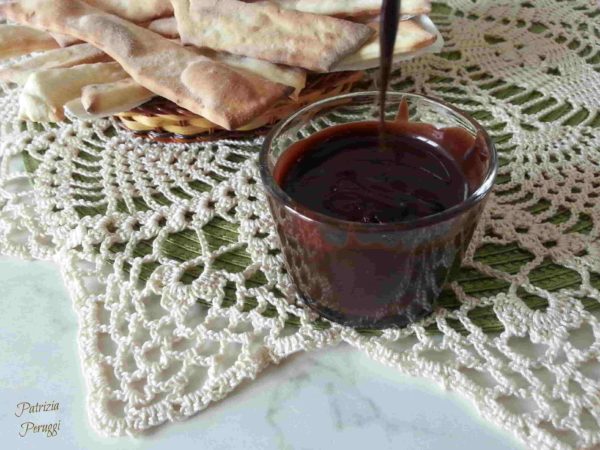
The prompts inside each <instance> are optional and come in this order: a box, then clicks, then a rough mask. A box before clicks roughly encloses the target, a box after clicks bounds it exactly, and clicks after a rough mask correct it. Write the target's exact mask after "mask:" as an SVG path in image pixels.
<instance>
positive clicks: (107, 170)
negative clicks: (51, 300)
mask: <svg viewBox="0 0 600 450" xmlns="http://www.w3.org/2000/svg"><path fill="white" fill-rule="evenodd" d="M432 18H433V20H434V21H435V22H436V24H437V25H438V26H439V28H440V30H441V32H442V34H443V35H444V37H445V39H446V46H445V48H444V49H443V52H442V53H441V54H438V55H428V56H425V57H422V58H419V59H418V60H415V61H411V62H407V63H404V64H403V65H402V71H401V72H402V73H401V74H400V73H399V72H396V73H395V77H394V79H393V83H392V88H393V89H394V90H405V91H409V92H419V93H424V94H427V95H431V96H434V97H439V98H441V99H443V100H446V101H448V102H450V103H452V104H455V105H457V106H459V107H460V108H462V109H464V110H465V111H467V112H469V113H470V114H472V115H473V116H474V117H475V118H476V119H478V120H479V121H480V122H482V123H483V124H484V125H485V126H486V127H487V129H488V130H489V131H490V133H491V135H492V136H493V138H494V141H495V143H496V146H497V148H498V151H499V154H500V162H501V168H500V172H499V177H498V184H497V186H496V188H495V190H494V193H493V194H492V196H491V199H490V201H489V203H488V207H487V209H486V212H485V214H484V218H483V222H482V224H481V226H480V227H479V229H478V231H477V232H476V234H475V237H474V241H473V244H472V245H471V247H470V250H469V252H468V254H467V256H466V259H465V261H464V264H463V267H462V270H461V271H460V272H459V273H458V274H457V275H456V277H455V278H454V279H453V280H452V282H451V283H450V284H449V285H448V287H447V288H446V289H445V290H444V292H443V294H442V296H441V298H440V301H439V307H438V309H437V310H436V313H435V314H434V315H433V316H432V317H430V318H428V319H426V320H425V321H424V322H421V323H419V324H416V325H414V326H411V327H409V328H407V329H403V330H397V329H390V330H384V331H381V332H376V331H373V330H352V329H349V328H344V327H341V326H339V325H336V324H331V323H329V322H327V321H325V320H322V319H319V318H317V317H315V315H314V314H313V313H312V312H310V311H308V310H307V309H306V308H304V307H303V306H302V305H301V304H299V303H298V300H297V297H296V292H295V290H294V288H293V285H292V284H291V281H290V279H289V277H288V275H287V273H286V271H285V268H284V266H283V260H282V255H281V252H280V250H279V243H278V240H277V237H276V234H275V230H274V226H273V223H272V221H271V217H270V214H269V212H268V209H267V206H266V201H265V197H264V194H263V192H262V188H261V186H260V180H259V177H258V170H257V153H258V150H259V148H260V144H261V138H257V139H249V140H242V141H228V140H223V141H218V142H214V143H205V144H189V145H182V144H159V143H154V142H151V141H147V140H140V139H137V138H134V137H132V136H131V135H130V134H128V133H126V132H124V131H121V130H120V128H118V126H117V123H116V122H115V121H112V120H102V121H94V122H87V121H81V120H75V119H72V120H71V121H70V122H66V123H60V124H45V125H39V124H32V123H25V122H21V121H18V120H17V119H16V113H17V109H18V108H17V107H18V94H19V91H18V89H16V88H14V87H10V86H6V85H1V86H0V91H1V94H0V122H1V128H0V132H1V143H0V145H1V146H0V157H1V166H0V252H1V253H4V254H9V255H16V256H20V257H25V258H38V259H49V260H53V261H55V262H56V263H58V264H59V265H60V267H61V268H62V273H63V276H64V279H65V280H66V283H67V287H68V290H69V292H70V294H71V296H72V298H73V302H74V306H75V310H76V311H77V314H78V319H79V324H80V331H79V346H80V355H81V358H82V361H83V370H84V373H85V377H86V379H87V382H88V389H89V392H88V399H87V401H88V407H89V415H90V419H91V422H92V424H93V426H94V427H95V428H96V429H97V430H98V431H99V432H101V433H103V434H106V435H120V434H124V433H130V434H135V433H139V432H141V431H142V430H145V429H148V428H151V427H153V426H156V425H159V424H161V423H164V422H166V421H173V420H177V419H181V418H185V417H189V416H191V415H193V414H195V413H197V412H198V411H200V410H202V409H204V408H206V407H207V406H209V405H210V404H211V402H213V401H217V400H219V399H222V398H224V397H225V396H227V394H228V393H229V392H231V391H232V390H233V389H235V388H236V387H237V386H238V385H239V384H240V383H241V382H242V381H243V380H245V379H251V378H254V377H255V376H257V375H258V374H259V372H261V371H262V370H263V369H264V368H265V367H266V366H267V365H269V364H271V363H277V362H278V361H279V360H281V359H282V358H285V357H286V356H288V355H290V354H292V353H295V352H299V351H302V350H304V351H309V350H313V349H317V348H322V347H327V346H332V345H336V344H338V343H341V342H346V343H348V344H349V345H351V346H353V347H355V348H357V349H360V350H362V351H364V352H366V353H367V354H368V355H370V356H371V357H372V358H373V359H375V360H377V361H381V362H382V363H384V364H387V365H390V366H393V367H396V368H397V369H398V370H399V371H400V372H402V373H407V374H411V375H415V376H424V377H428V378H430V379H432V380H435V381H436V382H438V383H440V384H442V385H444V386H446V387H449V388H451V389H452V390H455V391H457V392H459V393H461V394H463V395H465V396H467V397H468V398H470V399H471V400H472V401H473V402H474V404H475V405H476V406H477V407H478V409H479V410H480V411H481V413H482V415H483V416H484V417H486V418H487V419H489V420H490V421H493V422H494V423H496V424H499V425H500V426H502V427H504V428H506V429H508V430H511V431H512V432H514V433H515V434H516V435H517V436H518V437H519V438H520V439H521V440H522V441H524V442H525V443H527V445H529V446H530V447H531V448H535V449H563V448H564V449H568V448H591V447H593V446H600V403H599V400H598V399H599V398H600V381H599V380H600V325H599V323H598V319H597V312H596V311H597V310H599V309H600V303H599V302H600V290H599V289H600V244H599V234H600V206H599V196H600V113H599V111H598V110H599V105H600V10H599V8H598V5H597V4H596V2H595V1H592V0H571V1H568V2H567V1H558V0H536V1H531V0H530V1H491V0H480V1H471V0H448V1H447V2H445V3H444V4H435V5H434V11H433V13H432ZM200 420H201V419H200Z"/></svg>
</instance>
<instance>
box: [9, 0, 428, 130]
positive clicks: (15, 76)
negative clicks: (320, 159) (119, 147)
mask: <svg viewBox="0 0 600 450" xmlns="http://www.w3.org/2000/svg"><path fill="white" fill-rule="evenodd" d="M380 5H381V0H341V1H337V0H336V1H333V0H324V1H322V2H321V1H313V0H294V1H288V0H277V1H273V2H270V3H268V4H267V3H266V2H241V1H238V0H148V1H144V2H131V1H128V0H85V1H84V0H19V1H15V0H13V1H10V0H9V1H8V2H4V3H0V16H4V17H6V18H7V19H8V20H9V21H10V22H11V23H17V24H8V25H6V24H5V25H0V58H9V57H12V56H16V55H23V54H27V53H31V52H38V53H35V54H34V55H33V56H32V57H30V58H29V59H25V60H23V59H20V60H16V61H10V62H8V63H4V64H3V65H1V66H0V80H1V81H5V82H14V83H18V84H21V85H23V86H24V89H23V91H22V94H21V110H20V113H21V117H22V118H24V119H26V120H32V121H41V122H44V121H57V120H62V119H63V118H64V115H65V110H68V111H69V112H70V113H71V114H74V115H75V116H79V117H82V118H100V117H106V116H110V115H117V116H119V117H120V118H121V119H122V121H123V122H124V123H125V125H126V126H127V127H128V128H130V129H132V130H136V131H150V130H155V131H158V132H164V131H168V132H171V133H181V134H183V135H190V134H193V133H200V134H209V133H215V132H216V131H218V130H237V131H245V130H254V129H257V128H261V127H264V126H265V125H269V124H271V123H274V122H275V121H277V120H279V119H281V118H283V117H285V115H287V114H290V113H292V112H293V111H295V110H296V109H298V108H300V107H302V106H303V105H305V104H306V103H307V102H311V101H316V100H319V99H321V98H325V97H327V96H330V95H335V94H336V93H341V92H346V91H348V90H349V89H350V88H351V86H352V84H354V83H356V82H357V81H359V80H360V79H361V78H362V76H363V73H362V72H359V71H357V69H359V68H363V67H365V64H373V65H376V64H377V62H376V61H377V58H378V57H379V46H378V44H377V42H378V41H377V36H378V30H377V26H376V23H375V22H374V21H373V20H372V18H371V19H369V20H365V17H366V16H367V15H368V14H372V13H374V12H376V11H377V10H378V8H379V7H380ZM429 7H430V4H429V0H407V1H405V2H403V9H402V14H419V13H426V12H428V11H429ZM435 40H436V36H435V35H433V34H432V33H431V32H429V31H427V30H426V29H425V28H423V26H422V25H421V24H420V22H419V21H418V20H404V21H402V22H401V25H400V27H399V31H398V40H397V42H396V47H395V53H397V54H405V53H410V52H412V51H415V50H417V49H419V48H424V47H427V46H429V45H431V44H432V43H433V42H434V41H435ZM59 46H60V47H59ZM39 52H41V53H39ZM109 67H110V68H111V69H110V70H108V71H106V69H102V68H109ZM105 71H106V73H104V72H105ZM109 72H110V75H107V73H109ZM336 73H337V74H336ZM307 80H308V81H307ZM63 84H69V86H63ZM148 102H149V103H148ZM145 104H147V105H145ZM153 127H154V128H153Z"/></svg>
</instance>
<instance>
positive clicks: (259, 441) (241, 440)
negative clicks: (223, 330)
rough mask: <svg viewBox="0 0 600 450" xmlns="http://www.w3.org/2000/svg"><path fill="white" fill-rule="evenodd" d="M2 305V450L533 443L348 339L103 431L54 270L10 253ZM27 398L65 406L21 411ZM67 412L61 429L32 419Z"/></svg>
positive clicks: (1, 270) (54, 418) (0, 283)
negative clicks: (128, 429)
mask: <svg viewBox="0 0 600 450" xmlns="http://www.w3.org/2000/svg"><path fill="white" fill-rule="evenodd" d="M0 304H1V307H2V314H1V315H0V343H1V344H0V436H1V437H2V442H1V443H0V447H1V448H3V449H11V450H12V449H15V450H21V449H60V450H71V449H107V450H108V449H119V450H121V449H124V448H128V449H138V448H143V449H173V448H177V449H179V450H181V449H187V448H190V449H191V448H194V449H196V448H202V449H203V450H209V449H238V448H239V449H245V450H254V449H257V450H258V449H259V450H269V449H286V450H287V449H321V448H327V449H338V448H339V449H366V448H373V449H375V448H376V449H392V448H393V449H444V450H451V449H460V450H470V449H486V450H500V449H522V448H523V447H522V446H521V445H520V444H519V443H518V442H517V441H516V440H515V439H514V438H513V437H512V436H511V435H510V434H509V433H506V432H504V431H501V430H499V429H497V428H495V427H493V426H492V425H490V424H488V423H486V422H485V421H483V420H482V419H481V418H479V417H478V414H477V411H476V410H475V409H474V408H473V407H472V406H471V405H470V403H469V402H468V401H467V400H464V399H462V398H460V397H459V396H457V395H455V394H451V393H447V392H445V391H443V390H441V389H440V388H438V387H437V386H434V385H432V384H431V383H430V382H429V381H426V380H421V379H416V378H411V377H406V376H402V375H400V374H399V373H398V372H396V371H395V370H392V369H389V368H386V367H384V366H382V365H380V364H379V363H376V362H374V361H371V360H370V359H368V358H367V357H366V356H363V355H362V354H361V353H359V352H357V351H354V350H353V349H351V348H349V347H347V346H340V347H338V348H336V349H329V350H326V351H321V352H316V353H312V354H299V355H297V356H294V357H292V358H289V359H288V360H287V361H284V362H283V363H282V364H280V365H279V366H277V367H272V368H270V369H267V370H266V371H265V372H264V373H263V374H262V375H261V376H259V378H258V380H256V381H254V382H253V383H248V384H246V385H244V386H243V387H241V388H240V389H238V390H237V391H236V392H235V393H234V394H232V395H231V396H230V397H228V398H227V399H225V400H224V401H222V402H220V403H218V404H215V405H213V406H211V407H210V408H208V409H207V410H206V411H204V412H202V413H200V414H199V415H197V416H195V417H193V418H191V419H190V420H187V421H185V422H181V423H177V424H169V425H166V426H163V427H160V428H159V429H157V430H155V431H153V432H151V433H149V434H148V435H145V436H143V437H141V438H135V439H134V438H130V437H125V438H103V437H100V436H99V435H97V434H96V433H95V432H94V431H93V429H92V428H91V427H90V425H89V423H88V420H87V413H86V407H85V389H86V388H85V383H84V380H83V377H82V373H81V369H80V365H79V355H78V350H77V343H76V333H77V321H76V316H75V313H74V312H73V310H72V307H71V302H70V299H69V298H68V295H67V292H66V291H65V288H64V286H63V284H62V279H61V276H60V273H59V271H58V269H57V268H56V266H54V265H52V264H50V263H46V262H25V261H19V260H16V259H12V258H0ZM20 402H30V403H31V404H35V403H40V404H43V403H44V402H48V403H50V402H56V403H58V410H55V411H46V412H40V413H37V414H29V415H27V414H24V415H22V416H21V417H16V415H15V414H16V413H17V412H18V404H19V403H20ZM48 409H51V408H50V407H49V408H48ZM54 409H56V408H54ZM59 420H60V429H59V430H58V431H57V433H56V436H54V437H47V436H46V435H45V434H44V433H40V432H38V433H33V432H32V431H31V430H29V431H27V425H23V424H24V423H26V422H28V421H33V422H34V423H37V424H43V423H56V422H58V421H59ZM25 431H27V433H25V436H24V437H21V436H20V435H19V434H23V433H24V432H25Z"/></svg>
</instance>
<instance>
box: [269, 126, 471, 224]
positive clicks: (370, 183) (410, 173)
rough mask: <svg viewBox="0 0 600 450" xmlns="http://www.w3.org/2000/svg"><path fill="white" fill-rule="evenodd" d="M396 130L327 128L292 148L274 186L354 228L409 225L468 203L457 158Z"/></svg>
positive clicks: (465, 186)
mask: <svg viewBox="0 0 600 450" xmlns="http://www.w3.org/2000/svg"><path fill="white" fill-rule="evenodd" d="M399 128H402V127H398V126H396V127H394V126H393V125H389V126H387V127H386V132H385V133H383V134H380V128H379V123H378V122H359V123H352V124H345V125H338V126H334V127H330V128H327V129H325V130H323V131H321V132H319V133H316V134H314V135H312V136H310V137H309V138H307V139H304V140H302V141H299V142H297V143H296V144H294V145H293V146H292V147H291V148H290V149H288V151H287V152H286V154H285V156H284V157H283V158H281V159H280V161H279V164H278V167H277V169H276V180H277V181H278V183H279V185H280V186H281V187H282V188H283V190H284V191H285V192H286V193H287V194H288V195H289V196H290V197H291V198H292V199H294V200H296V201H297V202H299V203H301V204H302V205H304V206H306V207H308V208H310V209H311V210H313V211H316V212H319V213H322V214H326V215H328V216H331V217H335V218H337V219H342V220H346V221H352V222H363V223H392V222H403V221H409V220H414V219H417V218H421V217H426V216H430V215H434V214H437V213H440V212H442V211H444V210H445V209H447V208H450V207H452V206H454V205H456V204H459V203H460V202H461V201H463V200H464V199H465V198H466V196H467V193H468V185H467V182H466V179H465V177H464V175H463V173H462V171H461V169H460V168H459V166H458V164H457V163H456V162H455V161H454V160H453V158H452V157H451V156H450V155H448V153H447V152H446V151H445V150H444V149H443V148H440V147H439V145H437V144H436V143H435V142H433V141H431V140H429V139H427V137H426V136H422V135H418V134H407V133H396V132H395V131H401V130H399ZM404 128H406V127H404ZM381 139H384V140H385V142H383V143H382V142H381ZM382 147H383V148H382Z"/></svg>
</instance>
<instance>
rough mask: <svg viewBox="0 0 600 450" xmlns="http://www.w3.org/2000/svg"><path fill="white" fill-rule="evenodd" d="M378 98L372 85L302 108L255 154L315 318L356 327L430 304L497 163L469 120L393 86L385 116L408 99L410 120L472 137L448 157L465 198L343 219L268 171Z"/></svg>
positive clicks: (399, 318)
mask: <svg viewBox="0 0 600 450" xmlns="http://www.w3.org/2000/svg"><path fill="white" fill-rule="evenodd" d="M377 99H378V93H377V92H359V93H352V94H346V95H341V96H338V97H332V98H329V99H326V100H322V101H319V102H316V103H314V104H312V105H309V106H307V107H305V108H304V109H302V110H300V111H298V112H296V113H295V114H293V115H292V116H290V117H289V118H287V119H286V120H284V121H282V122H281V123H280V124H278V125H277V126H276V127H275V128H274V129H273V130H272V131H271V133H270V134H269V135H268V136H267V137H266V139H265V141H264V144H263V148H262V151H261V154H260V172H261V178H262V182H263V184H264V188H265V190H266V193H267V198H268V201H269V205H270V208H271V212H272V214H273V219H274V221H275V224H276V227H277V232H278V234H279V237H280V240H281V248H282V250H283V254H284V257H285V261H286V265H287V268H288V271H289V273H290V275H291V277H292V279H293V280H294V283H295V284H296V287H297V289H298V291H299V293H300V296H301V297H302V299H303V300H304V302H305V303H306V304H307V305H308V306H309V307H311V308H313V309H314V310H316V311H317V312H319V313H320V314H321V315H322V316H324V317H326V318H328V319H330V320H333V321H335V322H338V323H341V324H344V325H349V326H354V327H361V328H362V327H368V328H385V327H390V326H397V327H403V326H406V325H407V324H409V323H412V322H414V321H416V320H419V319H421V318H423V317H424V316H426V315H428V314H430V313H431V312H432V311H433V310H434V306H435V300H436V299H437V297H438V296H439V294H440V292H441V290H442V287H443V284H444V283H445V281H446V279H447V278H448V275H449V274H450V273H451V272H452V271H453V269H455V268H457V267H459V266H460V263H461V261H462V258H463V256H464V253H465V251H466V249H467V246H468V245H469V242H470V240H471V237H472V236H473V232H474V230H475V228H476V226H477V223H478V221H479V218H480V216H481V212H482V210H483V207H484V204H485V200H486V198H487V197H488V194H489V193H490V190H491V189H492V186H493V184H494V180H495V177H496V172H497V165H498V161H497V154H496V151H495V149H494V146H493V144H492V141H491V139H490V137H489V135H488V133H487V132H486V131H485V130H484V129H483V128H482V126H481V125H479V124H478V123H477V122H476V121H475V120H473V119H472V118H471V117H469V116H468V115H466V114H465V113H463V112H461V111H459V110H458V109H456V108H454V107H452V106H450V105H448V104H446V103H443V102H441V101H439V100H435V99H432V98H428V97H425V96H421V95H415V94H404V93H398V92H390V93H388V96H387V102H386V119H387V120H393V119H394V118H395V116H396V114H397V112H398V110H399V107H400V105H401V104H402V102H406V103H407V104H408V112H409V120H410V121H411V122H424V123H428V124H433V125H434V126H435V127H436V128H449V127H451V128H460V129H463V130H465V131H466V132H467V133H468V134H469V135H470V136H472V137H473V142H474V144H473V146H472V147H471V148H470V149H469V151H468V152H465V153H464V154H460V155H459V154H452V155H451V156H453V158H454V160H455V161H456V162H457V163H458V164H459V167H461V168H462V169H463V172H464V173H465V175H466V178H467V180H468V185H469V191H468V196H467V198H466V199H465V200H464V201H463V202H462V203H459V204H457V205H455V206H453V207H451V208H448V209H446V210H444V211H443V212H440V213H438V214H434V215H430V216H426V217H422V218H419V219H416V220H412V221H405V222H394V223H359V222H349V221H344V220H340V219H337V218H334V217H331V216H328V215H325V214H322V213H319V212H316V211H313V210H311V209H310V208H308V207H306V206H305V205H302V204H299V203H298V202H296V201H295V200H294V199H292V198H290V197H289V196H288V195H287V194H286V192H284V191H283V190H282V189H281V187H280V186H279V185H278V184H277V182H276V181H275V179H274V177H273V171H274V168H275V166H276V164H277V161H278V160H279V158H281V157H282V155H284V154H285V152H286V151H287V150H288V149H289V147H290V146H291V145H292V144H293V143H295V142H297V141H299V140H301V139H304V138H306V137H308V136H310V135H312V134H314V133H316V132H318V131H320V130H322V129H324V128H326V127H330V126H334V125H339V124H343V123H349V122H362V121H366V120H377V118H378V105H377ZM448 153H451V152H448ZM467 172H468V173H467Z"/></svg>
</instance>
